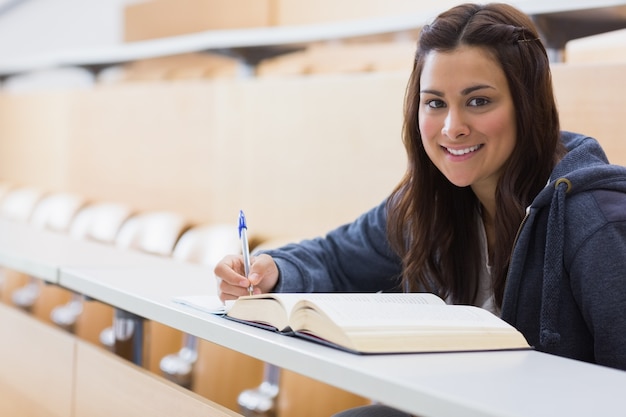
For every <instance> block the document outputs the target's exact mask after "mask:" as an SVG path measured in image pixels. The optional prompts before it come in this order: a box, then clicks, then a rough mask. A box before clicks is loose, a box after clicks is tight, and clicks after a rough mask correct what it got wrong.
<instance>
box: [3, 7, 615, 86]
mask: <svg viewBox="0 0 626 417" xmlns="http://www.w3.org/2000/svg"><path fill="white" fill-rule="evenodd" d="M509 3H511V4H513V5H515V6H517V7H518V8H519V9H520V10H523V11H524V12H526V13H527V14H529V15H545V14H558V13H568V12H575V11H580V10H588V9H594V10H597V9H602V8H610V7H617V6H624V5H626V2H624V1H619V0H553V1H545V0H517V1H510V2H509ZM442 11H443V10H442V9H441V7H437V6H433V7H432V10H424V11H422V12H419V13H409V14H405V15H398V16H385V17H378V18H370V19H360V20H351V21H341V22H330V23H320V24H311V25H300V26H270V27H260V28H246V29H231V30H211V31H206V32H198V33H193V34H189V35H181V36H173V37H170V38H161V39H154V40H147V41H140V42H130V43H120V44H113V45H99V46H93V47H89V48H78V49H77V48H73V49H72V48H69V49H58V50H51V51H48V52H47V53H39V54H36V55H32V56H23V57H18V58H13V57H4V58H0V75H3V74H4V75H7V74H14V73H19V72H26V71H33V70H38V69H48V68H54V67H62V66H95V65H114V64H118V63H123V62H129V61H134V60H138V59H146V58H154V57H159V56H167V55H175V54H182V53H189V52H198V51H207V50H219V49H237V48H259V47H276V46H287V45H298V44H307V43H311V42H318V41H326V40H335V39H342V38H350V37H358V36H367V35H376V34H383V33H393V32H402V31H405V30H411V29H416V28H420V27H421V26H423V25H424V24H425V23H428V22H429V21H430V20H431V19H432V18H433V17H435V15H436V14H438V13H439V12H442ZM589 18H590V19H593V14H591V13H590V14H589ZM603 18H606V16H605V15H604V14H602V13H601V14H599V15H598V16H597V17H596V19H600V20H601V19H603Z"/></svg>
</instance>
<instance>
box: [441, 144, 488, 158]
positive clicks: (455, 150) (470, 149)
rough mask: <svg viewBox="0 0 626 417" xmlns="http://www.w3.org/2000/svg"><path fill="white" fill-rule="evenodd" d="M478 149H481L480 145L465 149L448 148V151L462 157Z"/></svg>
mask: <svg viewBox="0 0 626 417" xmlns="http://www.w3.org/2000/svg"><path fill="white" fill-rule="evenodd" d="M478 148H480V145H474V146H471V147H469V148H465V149H452V148H446V150H447V151H448V152H450V153H451V154H452V155H455V156H461V155H465V154H466V153H470V152H474V151H477V150H478Z"/></svg>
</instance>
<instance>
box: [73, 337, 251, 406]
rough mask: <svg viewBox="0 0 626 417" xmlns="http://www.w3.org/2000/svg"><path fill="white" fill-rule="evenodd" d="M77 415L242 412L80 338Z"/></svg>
mask: <svg viewBox="0 0 626 417" xmlns="http://www.w3.org/2000/svg"><path fill="white" fill-rule="evenodd" d="M76 352H77V354H76V408H75V413H74V417H111V416H151V417H171V416H185V417H235V416H239V414H237V413H235V412H234V411H232V410H229V409H227V408H225V407H222V406H220V405H218V404H216V403H213V402H211V401H208V400H206V399H204V398H202V397H200V396H199V395H197V394H194V393H192V392H191V391H188V390H186V389H184V388H181V387H180V386H178V385H176V384H174V383H172V382H170V381H167V380H165V379H163V378H160V377H157V376H155V375H154V374H151V373H149V372H147V371H146V370H144V369H142V368H139V367H137V366H135V365H133V364H132V363H130V362H128V361H125V360H123V359H121V358H119V357H117V356H115V355H113V354H111V353H109V352H107V351H105V350H103V349H101V348H98V347H95V346H93V345H91V344H88V343H85V342H81V341H78V342H77V349H76Z"/></svg>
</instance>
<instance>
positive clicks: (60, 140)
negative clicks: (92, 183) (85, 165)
mask: <svg viewBox="0 0 626 417" xmlns="http://www.w3.org/2000/svg"><path fill="white" fill-rule="evenodd" d="M72 98H73V94H72V93H71V92H43V93H37V94H16V95H11V94H4V95H0V132H1V136H0V155H2V157H0V158H1V159H0V161H1V163H0V179H1V180H5V181H6V180H10V182H11V183H14V184H16V185H28V186H29V185H37V186H39V187H41V188H42V190H43V191H63V190H64V188H65V185H66V183H67V176H68V175H69V172H68V170H67V158H68V155H69V154H68V149H67V147H68V140H69V135H70V133H69V130H68V129H69V119H70V117H71V116H70V103H71V101H72Z"/></svg>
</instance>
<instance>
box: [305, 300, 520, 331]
mask: <svg viewBox="0 0 626 417" xmlns="http://www.w3.org/2000/svg"><path fill="white" fill-rule="evenodd" d="M306 306H310V307H313V308H314V309H316V310H318V311H320V312H322V314H324V315H326V316H328V317H329V318H330V319H331V320H332V321H333V322H335V324H336V325H338V326H339V327H342V328H345V329H350V328H374V327H384V328H388V329H390V330H391V329H401V328H414V327H422V328H423V327H432V328H438V329H443V328H448V329H457V328H458V329H463V328H476V327H479V328H485V327H489V328H501V329H508V328H510V327H511V326H510V325H509V324H508V323H506V322H505V321H503V320H501V319H500V318H499V317H497V316H495V315H494V314H492V313H490V312H489V311H487V310H484V309H481V308H479V307H473V306H461V305H445V304H439V305H432V304H423V303H422V304H420V303H413V302H411V300H410V299H404V297H400V298H399V299H396V300H393V299H391V298H389V299H382V300H376V299H370V300H359V299H354V300H343V301H341V302H338V301H337V300H333V299H332V298H329V299H315V300H313V299H311V300H310V301H309V302H305V303H302V304H300V305H299V306H298V307H300V308H303V307H304V308H306Z"/></svg>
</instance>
